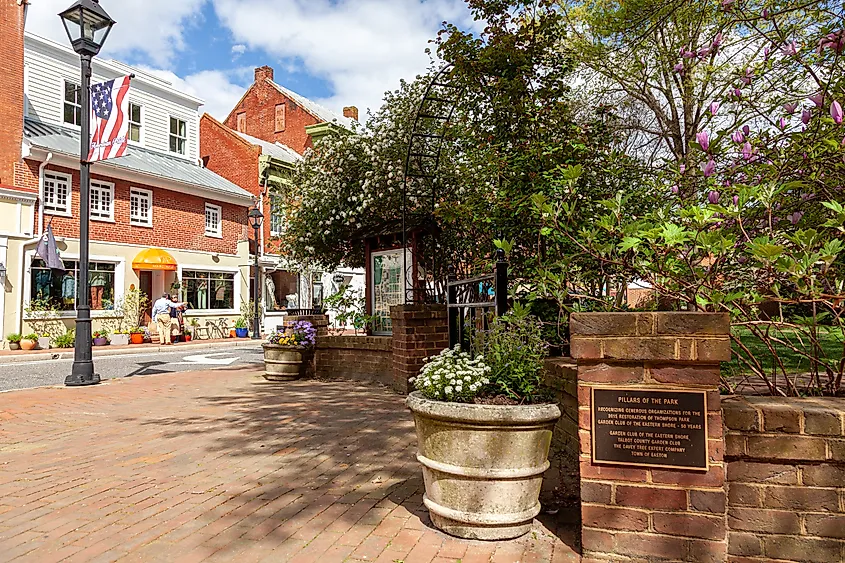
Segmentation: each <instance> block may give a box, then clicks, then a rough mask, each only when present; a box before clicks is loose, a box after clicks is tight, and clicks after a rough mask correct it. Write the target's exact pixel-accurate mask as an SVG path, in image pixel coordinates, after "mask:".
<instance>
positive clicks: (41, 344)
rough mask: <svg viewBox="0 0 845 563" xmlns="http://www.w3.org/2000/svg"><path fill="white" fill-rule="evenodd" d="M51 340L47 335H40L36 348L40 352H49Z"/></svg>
mask: <svg viewBox="0 0 845 563" xmlns="http://www.w3.org/2000/svg"><path fill="white" fill-rule="evenodd" d="M52 341H53V338H52V337H51V336H50V335H49V334H48V333H46V332H45V333H42V334H41V336H39V337H38V348H39V349H41V350H49V349H50V348H51V343H52Z"/></svg>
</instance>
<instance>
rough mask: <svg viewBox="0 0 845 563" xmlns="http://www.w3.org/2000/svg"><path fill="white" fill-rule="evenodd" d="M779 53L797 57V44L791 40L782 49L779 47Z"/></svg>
mask: <svg viewBox="0 0 845 563" xmlns="http://www.w3.org/2000/svg"><path fill="white" fill-rule="evenodd" d="M780 50H781V52H782V53H783V54H784V55H786V56H790V55H797V54H798V44H797V43H796V42H795V41H794V40H793V41H790V42H789V43H786V44H785V45H784V46H783V47H781V49H780Z"/></svg>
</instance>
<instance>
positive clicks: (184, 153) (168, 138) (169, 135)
mask: <svg viewBox="0 0 845 563" xmlns="http://www.w3.org/2000/svg"><path fill="white" fill-rule="evenodd" d="M174 119H175V120H176V121H177V122H181V123H184V124H185V136H184V137H180V136H179V135H178V134H175V133H173V130H172V129H171V125H172V124H171V121H172V120H174ZM176 129H177V130H178V129H179V127H178V126H177V127H176ZM167 132H168V137H167V150H168V151H170V152H171V153H173V154H178V155H181V156H187V155H188V120H186V119H182V118H180V117H176V116H175V115H171V116H170V119H168V120H167ZM174 137H175V138H176V139H181V140H182V142H183V143H184V144H183V147H184V149H183V152H179V151H178V150H175V151H174V150H173V149H171V148H170V140H171V139H173V138H174ZM176 148H177V149H178V148H179V143H178V141H177V143H176Z"/></svg>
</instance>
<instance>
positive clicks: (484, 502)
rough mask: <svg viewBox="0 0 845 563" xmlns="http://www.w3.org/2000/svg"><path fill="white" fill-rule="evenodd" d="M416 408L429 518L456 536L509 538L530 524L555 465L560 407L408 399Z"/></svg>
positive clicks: (486, 538) (483, 538)
mask: <svg viewBox="0 0 845 563" xmlns="http://www.w3.org/2000/svg"><path fill="white" fill-rule="evenodd" d="M407 405H408V408H409V409H411V412H412V413H413V414H414V422H415V425H416V429H417V441H418V443H419V452H418V454H417V459H418V460H419V462H420V463H421V464H422V466H423V478H424V480H425V496H424V498H423V500H424V502H425V505H426V507H427V508H428V511H429V514H430V515H431V521H432V523H434V525H435V526H437V527H438V528H439V529H441V530H443V531H444V532H446V533H448V534H451V535H453V536H458V537H460V538H467V539H479V540H503V539H510V538H516V537H519V536H522V535H524V534H526V533H528V532H529V531H530V530H531V525H532V521H533V520H534V517H535V516H537V514H539V513H540V503H539V501H538V499H539V496H540V486H541V485H542V483H543V473H544V472H545V471H546V469H548V467H549V461H548V457H549V447H550V446H551V441H552V432H553V430H554V426H555V423H556V422H557V420H558V419H559V418H560V415H561V412H560V409H559V408H558V406H557V405H554V404H547V405H522V406H499V405H474V404H462V403H447V402H443V401H431V400H429V399H426V398H425V397H423V396H422V395H421V394H420V393H419V392H414V393H412V394H411V395H410V396H409V397H408V400H407Z"/></svg>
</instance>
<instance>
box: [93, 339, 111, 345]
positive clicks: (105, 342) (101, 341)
mask: <svg viewBox="0 0 845 563" xmlns="http://www.w3.org/2000/svg"><path fill="white" fill-rule="evenodd" d="M108 345H109V339H108V338H95V339H94V346H108Z"/></svg>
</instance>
